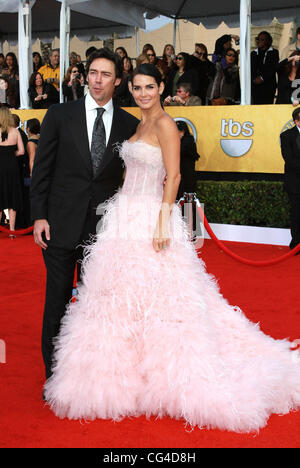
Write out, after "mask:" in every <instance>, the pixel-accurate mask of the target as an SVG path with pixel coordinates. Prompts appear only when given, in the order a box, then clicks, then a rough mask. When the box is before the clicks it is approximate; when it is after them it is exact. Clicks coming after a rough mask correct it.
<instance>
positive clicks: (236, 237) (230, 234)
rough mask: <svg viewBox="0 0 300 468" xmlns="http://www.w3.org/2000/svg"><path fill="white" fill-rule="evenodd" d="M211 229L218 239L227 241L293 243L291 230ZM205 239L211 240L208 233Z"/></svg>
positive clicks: (229, 226)
mask: <svg viewBox="0 0 300 468" xmlns="http://www.w3.org/2000/svg"><path fill="white" fill-rule="evenodd" d="M210 227H211V228H212V230H213V232H214V234H215V235H216V236H217V238H218V239H220V240H225V241H233V242H249V243H251V244H270V245H285V246H286V245H289V244H290V242H291V232H290V230H289V229H280V228H266V227H256V226H236V225H232V224H211V225H210ZM204 238H205V239H210V236H209V235H208V234H207V232H206V231H205V236H204Z"/></svg>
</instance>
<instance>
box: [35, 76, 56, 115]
mask: <svg viewBox="0 0 300 468" xmlns="http://www.w3.org/2000/svg"><path fill="white" fill-rule="evenodd" d="M28 92H29V97H30V101H31V106H32V108H33V109H49V107H50V106H52V104H57V103H58V102H59V94H58V91H57V90H56V88H55V87H54V86H52V84H50V83H46V82H45V81H44V80H43V77H42V75H41V73H40V72H34V73H33V74H32V75H31V77H30V79H29V90H28Z"/></svg>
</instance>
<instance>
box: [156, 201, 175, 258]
mask: <svg viewBox="0 0 300 468" xmlns="http://www.w3.org/2000/svg"><path fill="white" fill-rule="evenodd" d="M170 214H171V210H170V207H169V205H168V203H163V204H162V208H161V210H160V213H159V217H158V221H157V225H156V228H155V231H154V235H153V241H152V245H153V248H154V250H155V252H160V251H161V250H162V249H167V248H168V247H170V237H171V236H170V231H169V220H170Z"/></svg>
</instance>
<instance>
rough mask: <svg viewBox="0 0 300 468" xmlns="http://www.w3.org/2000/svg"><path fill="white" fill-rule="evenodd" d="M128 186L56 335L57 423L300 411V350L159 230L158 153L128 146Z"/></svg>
mask: <svg viewBox="0 0 300 468" xmlns="http://www.w3.org/2000/svg"><path fill="white" fill-rule="evenodd" d="M120 155H121V157H122V158H123V159H124V161H125V164H126V169H127V173H126V178H125V183H124V185H123V187H122V189H120V190H119V192H118V193H117V194H116V195H115V196H114V197H113V198H112V199H111V200H110V201H109V202H108V203H107V204H106V215H105V216H104V221H103V224H102V227H101V230H100V232H99V233H98V235H97V239H96V242H95V243H94V244H92V245H91V246H90V247H89V248H88V252H87V256H86V257H85V260H84V275H83V283H82V285H81V286H80V287H79V295H78V296H77V297H78V300H77V301H76V302H75V303H71V304H70V305H69V306H68V308H67V313H66V315H65V317H64V318H63V320H62V326H61V331H60V334H59V336H58V337H57V339H56V347H55V364H54V368H53V371H54V373H53V375H52V377H51V378H50V379H49V380H48V381H47V382H46V384H45V394H46V399H47V401H48V403H49V404H50V406H51V408H52V410H53V411H54V412H55V414H56V415H57V416H59V417H61V418H63V417H67V418H70V419H80V418H84V419H88V420H93V419H95V418H101V419H113V420H120V419H122V418H124V417H126V416H131V417H132V416H139V415H146V416H151V415H154V416H158V417H163V416H165V415H168V416H170V417H172V418H175V419H182V420H183V421H184V420H185V421H186V422H187V423H188V424H189V425H191V426H199V427H200V428H203V427H206V428H219V429H227V430H230V431H237V432H250V431H258V430H259V428H261V427H263V426H265V425H266V423H267V420H268V418H269V416H270V415H271V414H272V413H279V414H285V413H288V412H289V411H291V410H292V409H296V408H298V407H299V406H300V356H299V353H298V351H291V350H290V348H291V343H290V342H289V341H287V340H277V341H276V340H274V339H273V338H271V337H269V336H267V335H265V334H263V333H262V331H261V330H260V328H259V326H258V324H254V323H251V322H250V321H249V320H248V319H247V318H246V317H245V316H244V315H243V313H242V312H241V310H240V309H239V308H238V307H233V306H230V305H229V304H228V302H227V301H226V299H224V298H223V297H222V295H221V294H220V292H219V289H218V286H217V284H216V281H215V279H214V278H213V277H212V276H211V275H209V274H207V273H206V270H205V265H204V263H203V262H202V261H201V260H199V258H198V257H197V254H196V252H195V249H194V247H193V245H192V244H191V243H190V242H189V241H188V239H187V235H186V232H185V229H184V222H183V220H182V217H181V212H180V209H179V208H178V207H177V206H175V207H174V209H173V212H172V217H171V247H170V248H169V249H167V250H163V251H161V252H160V253H156V252H155V251H154V249H153V247H152V235H153V232H154V228H155V226H156V223H157V219H158V213H159V210H160V207H161V201H162V196H163V181H164V177H165V169H164V164H163V160H162V153H161V150H160V148H158V147H154V146H152V145H149V144H147V143H145V142H143V141H139V140H138V141H136V142H134V143H131V142H128V141H125V142H124V143H123V145H122V147H121V151H120Z"/></svg>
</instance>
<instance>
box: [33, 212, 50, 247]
mask: <svg viewBox="0 0 300 468" xmlns="http://www.w3.org/2000/svg"><path fill="white" fill-rule="evenodd" d="M43 233H45V236H46V239H47V240H48V241H49V240H50V226H49V224H48V221H47V220H46V219H37V220H36V221H35V222H34V229H33V237H34V242H35V243H36V244H37V245H38V246H39V247H42V249H44V250H46V248H47V247H48V245H47V244H46V243H45V242H44V241H43V237H42V235H43Z"/></svg>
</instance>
